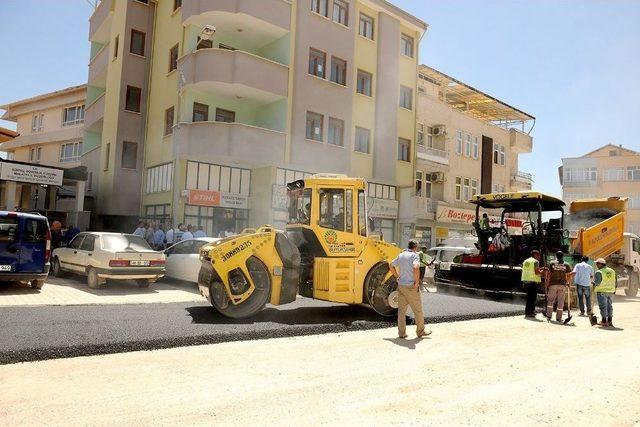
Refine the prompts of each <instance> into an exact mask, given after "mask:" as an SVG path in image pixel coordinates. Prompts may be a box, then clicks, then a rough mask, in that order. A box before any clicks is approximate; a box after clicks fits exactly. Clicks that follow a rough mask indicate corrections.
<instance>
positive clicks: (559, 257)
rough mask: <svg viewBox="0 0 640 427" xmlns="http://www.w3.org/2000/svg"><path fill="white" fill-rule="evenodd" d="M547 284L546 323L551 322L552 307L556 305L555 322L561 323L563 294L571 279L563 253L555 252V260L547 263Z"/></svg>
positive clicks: (569, 268) (569, 269)
mask: <svg viewBox="0 0 640 427" xmlns="http://www.w3.org/2000/svg"><path fill="white" fill-rule="evenodd" d="M547 278H548V279H547V282H548V284H549V287H548V290H547V313H546V315H547V321H551V315H552V314H553V306H554V305H556V321H558V322H561V321H562V312H563V311H564V293H565V292H566V291H567V286H568V285H569V283H570V282H569V280H570V279H571V267H570V266H569V264H567V263H566V262H564V253H562V251H558V252H556V259H555V260H553V261H551V262H550V263H549V273H548V274H547Z"/></svg>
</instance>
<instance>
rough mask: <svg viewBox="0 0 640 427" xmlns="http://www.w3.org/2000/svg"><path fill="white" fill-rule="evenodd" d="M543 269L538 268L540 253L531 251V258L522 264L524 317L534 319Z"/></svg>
mask: <svg viewBox="0 0 640 427" xmlns="http://www.w3.org/2000/svg"><path fill="white" fill-rule="evenodd" d="M542 272H543V269H542V268H540V252H539V251H537V250H533V251H531V256H530V257H529V258H527V259H525V260H524V262H523V263H522V276H521V279H520V280H521V281H522V287H523V288H524V291H525V293H526V295H527V300H526V304H525V307H524V317H536V298H537V296H538V287H539V286H540V283H541V282H542Z"/></svg>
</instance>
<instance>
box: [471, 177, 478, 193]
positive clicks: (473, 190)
mask: <svg viewBox="0 0 640 427" xmlns="http://www.w3.org/2000/svg"><path fill="white" fill-rule="evenodd" d="M476 194H478V180H477V179H472V180H471V197H473V196H475V195H476Z"/></svg>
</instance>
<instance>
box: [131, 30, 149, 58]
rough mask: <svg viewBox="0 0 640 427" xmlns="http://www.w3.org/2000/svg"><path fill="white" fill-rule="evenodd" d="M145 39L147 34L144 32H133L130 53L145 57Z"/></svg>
mask: <svg viewBox="0 0 640 427" xmlns="http://www.w3.org/2000/svg"><path fill="white" fill-rule="evenodd" d="M144 39H145V34H144V33H143V32H142V31H138V30H131V45H130V46H129V52H131V53H133V54H136V55H140V56H144Z"/></svg>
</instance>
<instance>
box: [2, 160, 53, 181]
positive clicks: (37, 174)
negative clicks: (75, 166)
mask: <svg viewBox="0 0 640 427" xmlns="http://www.w3.org/2000/svg"><path fill="white" fill-rule="evenodd" d="M63 175H64V171H63V170H62V169H53V168H45V167H42V166H35V165H21V164H17V163H7V162H2V163H0V179H3V180H6V181H17V182H28V183H32V184H41V185H62V178H63Z"/></svg>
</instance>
